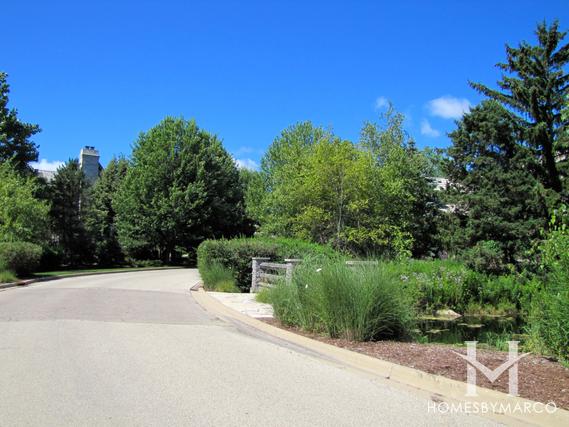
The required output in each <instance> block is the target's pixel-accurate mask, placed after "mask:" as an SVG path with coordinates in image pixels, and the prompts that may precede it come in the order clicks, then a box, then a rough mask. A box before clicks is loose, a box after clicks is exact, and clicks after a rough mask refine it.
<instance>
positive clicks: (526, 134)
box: [471, 21, 569, 200]
mask: <svg viewBox="0 0 569 427" xmlns="http://www.w3.org/2000/svg"><path fill="white" fill-rule="evenodd" d="M558 28H559V23H558V22H557V21H556V22H554V23H553V24H552V25H551V26H550V27H548V26H547V25H546V23H542V24H539V25H538V27H537V31H536V35H537V40H538V44H537V45H535V46H532V45H530V44H528V43H527V42H523V43H521V44H520V45H519V46H518V47H517V48H514V47H511V46H506V54H507V62H506V63H500V64H498V65H497V66H498V67H499V68H500V69H501V70H503V71H504V74H503V76H502V79H501V80H500V81H499V82H498V86H499V87H500V89H501V91H500V90H495V89H491V88H489V87H488V86H485V85H483V84H480V83H471V86H472V87H473V88H474V89H476V90H478V91H479V92H481V93H483V94H484V95H486V96H488V97H489V98H491V99H495V100H496V101H498V102H500V103H501V104H502V105H503V106H504V107H506V108H507V109H509V110H510V111H511V112H512V113H514V114H515V119H516V121H517V124H518V126H519V127H520V128H521V129H522V130H523V135H522V139H523V141H525V142H526V143H527V144H528V146H529V147H530V148H531V150H532V152H533V155H534V157H535V158H536V159H539V162H538V168H537V170H536V171H535V172H536V174H537V177H538V178H539V179H540V181H541V182H542V183H543V184H544V186H545V187H546V188H548V189H551V190H553V191H554V192H555V193H557V195H561V196H562V198H563V199H565V200H567V188H564V187H566V184H564V183H563V179H564V177H565V176H566V175H567V163H568V160H569V151H568V147H567V143H566V142H567V141H566V138H564V136H563V128H564V127H565V126H566V125H567V121H566V119H563V118H562V115H561V111H562V109H563V106H564V103H565V98H566V96H567V94H568V93H569V92H568V91H569V75H568V74H567V73H566V72H565V70H564V67H565V65H566V64H567V62H568V61H569V45H568V44H562V41H563V39H564V37H565V35H566V32H561V31H559V30H558ZM554 196H555V194H554Z"/></svg>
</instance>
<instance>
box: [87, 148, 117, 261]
mask: <svg viewBox="0 0 569 427" xmlns="http://www.w3.org/2000/svg"><path fill="white" fill-rule="evenodd" d="M127 168H128V162H127V161H126V160H125V159H124V158H119V159H112V160H111V161H110V162H109V164H108V165H107V167H106V168H105V170H104V171H103V172H102V174H101V176H100V177H99V179H98V180H97V181H96V182H95V185H94V186H93V189H92V192H91V195H90V205H89V212H88V216H87V219H86V221H85V222H86V224H85V225H86V227H87V230H88V231H89V235H90V236H91V238H92V240H93V242H94V246H95V257H96V259H97V262H98V264H99V265H116V264H121V263H123V262H124V254H123V252H122V248H121V247H120V244H119V241H118V235H117V229H116V218H115V217H116V213H115V209H114V207H113V199H114V197H115V194H116V193H117V191H118V189H119V187H120V185H121V183H122V181H123V180H124V177H125V176H126V172H127Z"/></svg>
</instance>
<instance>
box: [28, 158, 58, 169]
mask: <svg viewBox="0 0 569 427" xmlns="http://www.w3.org/2000/svg"><path fill="white" fill-rule="evenodd" d="M64 164H65V162H62V161H59V160H54V161H52V162H50V161H49V160H47V159H41V160H40V161H39V162H31V163H30V166H31V167H32V168H34V169H36V170H40V171H52V172H55V171H56V170H57V168H59V167H60V166H63V165H64Z"/></svg>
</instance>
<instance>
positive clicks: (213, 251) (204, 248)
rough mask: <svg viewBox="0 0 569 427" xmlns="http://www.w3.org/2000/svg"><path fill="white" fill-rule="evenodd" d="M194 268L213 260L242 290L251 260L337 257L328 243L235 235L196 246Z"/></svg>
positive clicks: (248, 282)
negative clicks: (196, 259)
mask: <svg viewBox="0 0 569 427" xmlns="http://www.w3.org/2000/svg"><path fill="white" fill-rule="evenodd" d="M197 252H198V268H199V270H200V273H201V272H202V270H204V269H207V266H209V265H211V264H213V263H219V264H221V265H223V266H224V267H226V268H228V269H229V270H231V272H232V274H233V277H234V278H235V283H236V284H237V286H238V287H239V289H241V291H242V292H249V288H250V287H251V259H252V258H253V257H269V258H271V260H272V261H276V262H279V261H280V262H282V261H283V260H284V259H285V258H305V257H309V256H317V257H320V258H322V259H329V258H334V257H338V253H337V252H335V251H334V250H333V249H331V248H330V247H328V246H322V245H317V244H313V243H307V242H304V241H302V240H295V239H283V238H278V239H271V238H259V237H254V238H239V239H231V240H226V239H221V240H206V241H204V242H203V243H202V244H201V245H200V246H199V247H198V251H197Z"/></svg>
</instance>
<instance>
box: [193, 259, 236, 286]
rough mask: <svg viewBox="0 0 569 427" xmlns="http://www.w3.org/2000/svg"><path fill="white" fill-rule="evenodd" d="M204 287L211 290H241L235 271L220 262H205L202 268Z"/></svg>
mask: <svg viewBox="0 0 569 427" xmlns="http://www.w3.org/2000/svg"><path fill="white" fill-rule="evenodd" d="M200 275H201V277H202V280H203V283H204V287H205V288H206V289H207V290H209V291H219V292H239V288H238V287H237V286H236V285H235V279H234V278H233V272H232V271H231V270H230V269H228V268H226V267H224V266H223V265H221V264H220V263H218V262H213V263H211V264H204V265H202V268H201V269H200Z"/></svg>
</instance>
